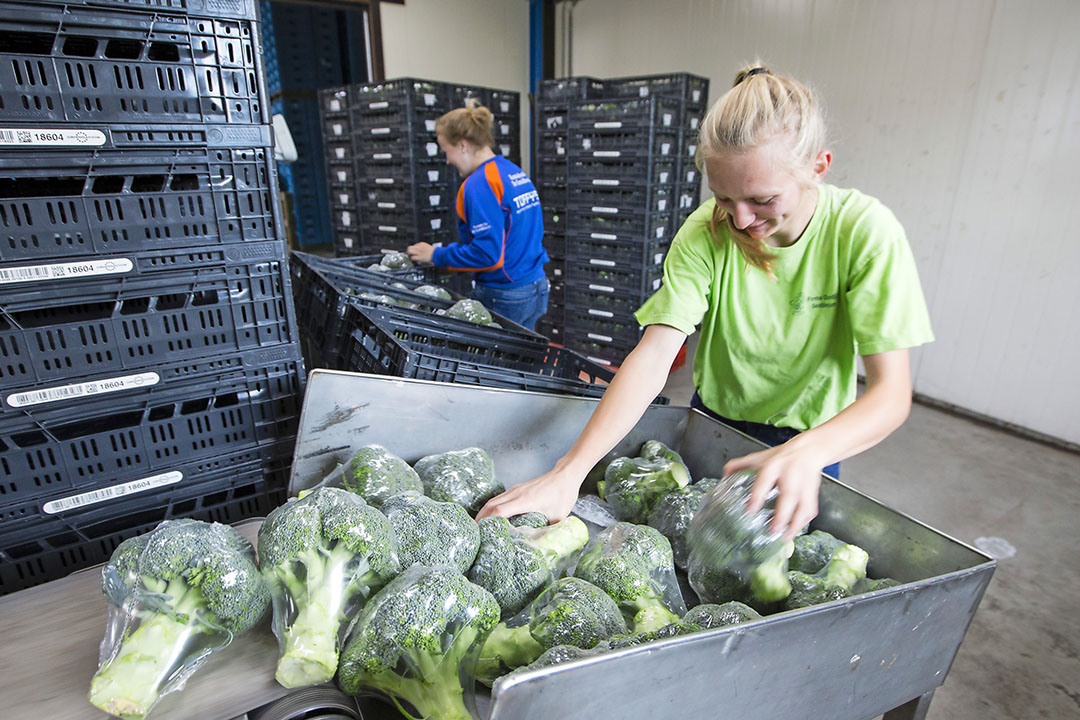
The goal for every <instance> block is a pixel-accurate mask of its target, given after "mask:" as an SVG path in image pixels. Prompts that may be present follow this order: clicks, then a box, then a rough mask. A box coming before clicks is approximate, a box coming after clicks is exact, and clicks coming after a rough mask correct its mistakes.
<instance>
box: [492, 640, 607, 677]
mask: <svg viewBox="0 0 1080 720" xmlns="http://www.w3.org/2000/svg"><path fill="white" fill-rule="evenodd" d="M610 651H611V646H610V645H608V643H607V642H601V643H598V644H597V645H596V646H594V647H592V648H590V649H588V650H585V649H583V648H579V647H574V646H573V645H556V646H555V647H553V648H550V649H548V650H545V651H544V652H543V653H542V654H541V655H540V657H538V658H536V660H534V661H533V662H531V663H529V664H528V665H526V666H524V667H520V668H518V669H517V670H514V673H521V672H526V671H528V670H539V669H541V668H546V667H551V666H552V665H561V664H562V663H564V662H570V661H571V660H580V659H581V658H587V657H595V656H597V655H603V654H604V653H606V652H610ZM512 674H513V673H512Z"/></svg>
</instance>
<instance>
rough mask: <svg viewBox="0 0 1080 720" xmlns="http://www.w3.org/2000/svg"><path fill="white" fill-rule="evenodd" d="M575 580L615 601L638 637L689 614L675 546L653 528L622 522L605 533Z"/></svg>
mask: <svg viewBox="0 0 1080 720" xmlns="http://www.w3.org/2000/svg"><path fill="white" fill-rule="evenodd" d="M574 575H575V576H576V577H579V578H581V579H583V580H588V581H589V582H591V583H592V584H593V585H596V586H597V587H599V588H600V589H602V590H603V591H604V592H606V593H607V594H608V595H610V596H611V597H612V598H613V599H614V600H615V602H617V603H618V604H619V607H620V609H621V610H622V611H623V615H624V617H625V618H626V620H627V624H628V625H629V626H630V627H631V628H632V629H633V631H634V632H635V633H636V632H643V631H649V630H656V629H659V628H660V627H662V626H664V625H668V624H670V623H674V622H678V621H679V620H680V619H681V618H680V616H681V615H682V613H683V612H685V608H684V607H683V601H682V596H681V594H680V593H679V588H678V584H677V582H676V580H675V565H674V560H673V558H672V555H671V544H670V543H669V542H668V541H667V538H665V537H664V536H663V535H661V534H660V532H659V531H658V530H656V529H655V528H651V527H648V526H647V525H634V524H633V523H628V522H617V523H615V524H614V525H612V526H611V527H608V528H605V529H604V530H603V531H602V532H601V533H600V534H599V535H598V536H597V537H596V540H595V542H594V543H593V545H592V547H591V548H589V549H588V550H586V551H585V554H584V555H582V556H581V560H579V561H578V564H577V569H575V570H574Z"/></svg>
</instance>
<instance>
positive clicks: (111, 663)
mask: <svg viewBox="0 0 1080 720" xmlns="http://www.w3.org/2000/svg"><path fill="white" fill-rule="evenodd" d="M102 591H103V592H104V593H105V597H106V599H107V600H108V602H109V614H108V620H107V625H106V629H105V637H104V639H103V640H102V643H101V648H100V653H99V661H98V670H97V672H96V673H94V677H93V679H92V680H91V683H90V694H89V699H90V702H91V703H92V704H93V705H95V706H96V707H98V708H100V709H102V710H104V711H105V712H107V713H110V714H112V715H116V716H118V717H125V718H141V717H144V716H145V715H146V714H147V713H148V712H150V710H151V708H153V707H154V705H155V704H156V703H157V701H158V700H159V699H160V697H161V696H162V695H167V694H168V693H171V692H175V691H178V690H181V689H183V687H184V684H185V683H186V682H187V679H188V678H189V677H190V676H191V675H192V673H194V672H195V671H196V670H198V668H199V667H200V666H201V665H202V664H203V663H204V662H205V661H206V660H207V658H209V657H210V656H211V655H212V654H213V653H215V652H218V651H220V650H221V649H223V648H225V647H226V646H227V645H228V644H229V643H230V642H232V639H233V638H234V637H236V636H237V635H240V634H242V633H244V632H247V631H248V630H250V629H251V628H252V627H253V626H254V625H255V624H256V623H257V622H258V621H259V619H260V618H261V617H262V616H263V614H264V613H265V612H266V608H267V607H268V606H269V604H270V593H269V590H268V588H267V586H266V583H265V581H264V580H263V578H262V576H261V575H260V573H259V570H258V568H257V567H256V565H255V551H254V549H253V548H252V546H251V543H250V542H248V541H247V540H246V539H245V538H244V537H243V536H242V535H240V534H239V533H238V532H236V531H235V530H234V529H232V528H231V527H229V526H228V525H222V524H219V523H206V522H201V521H198V520H167V521H165V522H163V523H161V524H160V525H158V527H157V528H155V529H154V530H152V531H150V532H149V533H147V534H145V535H140V536H138V537H134V538H130V539H128V540H125V541H124V542H122V543H120V545H119V546H117V548H116V550H115V551H114V552H113V554H112V557H111V559H110V560H109V562H108V563H106V565H105V567H104V568H102Z"/></svg>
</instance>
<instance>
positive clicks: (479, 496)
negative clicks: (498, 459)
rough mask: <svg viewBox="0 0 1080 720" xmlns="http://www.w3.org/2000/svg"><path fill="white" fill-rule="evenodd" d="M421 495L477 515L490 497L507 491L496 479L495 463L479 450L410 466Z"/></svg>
mask: <svg viewBox="0 0 1080 720" xmlns="http://www.w3.org/2000/svg"><path fill="white" fill-rule="evenodd" d="M413 467H414V469H415V470H416V473H417V475H419V477H420V482H421V483H423V489H424V494H425V495H427V496H428V497H429V498H431V499H432V500H438V501H440V502H456V503H457V504H459V505H462V506H464V507H465V509H466V510H468V511H469V514H470V515H476V513H478V512H480V508H482V507H483V506H484V503H486V502H487V501H488V500H490V499H491V498H493V497H495V496H496V495H498V494H499V493H501V492H503V491H504V490H506V488H504V487H503V485H502V483H501V482H499V481H498V480H496V479H495V461H494V460H492V459H491V456H490V455H488V454H487V452H485V451H484V450H482V449H481V448H478V447H470V448H465V449H464V450H451V451H450V452H445V453H442V454H439V455H428V456H427V457H423V458H420V459H419V460H418V461H417V462H416V464H415V465H414V466H413Z"/></svg>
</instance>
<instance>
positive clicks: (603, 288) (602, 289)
mask: <svg viewBox="0 0 1080 720" xmlns="http://www.w3.org/2000/svg"><path fill="white" fill-rule="evenodd" d="M589 289H590V290H597V291H599V292H606V293H613V292H615V288H613V287H611V286H610V285H589Z"/></svg>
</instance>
